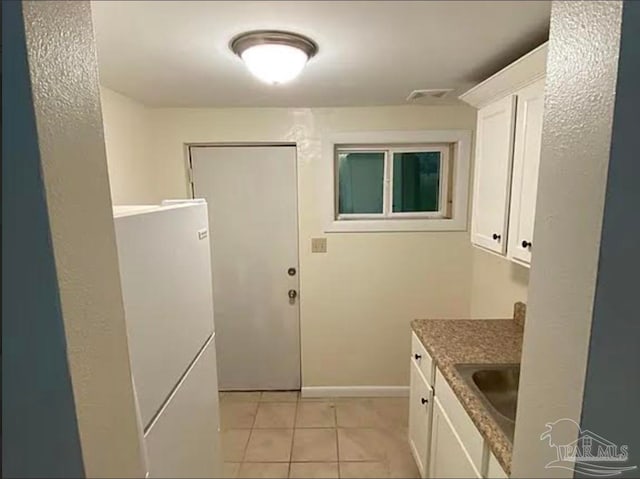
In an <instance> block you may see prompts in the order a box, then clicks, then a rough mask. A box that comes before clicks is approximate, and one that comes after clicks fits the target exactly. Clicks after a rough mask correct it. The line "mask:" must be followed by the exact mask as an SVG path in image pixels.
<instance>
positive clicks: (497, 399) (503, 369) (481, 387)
mask: <svg viewBox="0 0 640 479" xmlns="http://www.w3.org/2000/svg"><path fill="white" fill-rule="evenodd" d="M456 369H457V370H458V373H460V376H462V378H463V379H464V380H465V381H466V382H467V384H468V385H469V386H470V387H471V389H473V390H475V391H476V393H478V396H479V397H480V399H481V400H482V402H483V403H484V404H485V406H486V407H487V410H488V411H489V413H490V414H491V416H492V417H493V418H494V419H495V421H496V422H497V423H498V426H500V428H501V429H502V430H503V431H504V433H505V435H506V436H507V438H509V440H510V441H511V442H513V432H514V430H515V420H516V409H517V405H518V382H519V381H520V365H519V364H456Z"/></svg>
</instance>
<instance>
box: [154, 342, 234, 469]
mask: <svg viewBox="0 0 640 479" xmlns="http://www.w3.org/2000/svg"><path fill="white" fill-rule="evenodd" d="M145 443H146V446H147V456H148V462H149V477H221V474H222V462H221V452H220V438H219V412H218V378H217V371H216V349H215V336H212V337H211V339H210V340H209V341H208V342H207V345H206V346H205V348H204V349H203V350H202V352H201V353H200V355H199V356H198V358H197V359H196V361H195V363H194V364H193V365H192V367H191V368H190V369H189V371H188V372H187V374H186V375H185V377H184V378H183V379H182V381H181V382H180V384H179V385H178V387H177V388H176V390H175V391H174V392H173V394H172V395H171V398H170V399H169V401H168V402H167V404H166V405H165V406H164V407H163V409H162V410H161V411H160V414H159V415H158V417H157V418H156V419H155V420H154V422H153V423H152V424H151V427H150V428H149V430H148V431H147V434H146V437H145Z"/></svg>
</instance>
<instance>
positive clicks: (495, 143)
mask: <svg viewBox="0 0 640 479" xmlns="http://www.w3.org/2000/svg"><path fill="white" fill-rule="evenodd" d="M515 110H516V97H515V95H509V96H508V97H506V98H503V99H502V100H499V101H496V102H494V103H491V104H490V105H487V106H485V107H484V108H482V109H480V110H479V111H478V125H477V138H476V158H475V161H476V163H475V175H474V187H473V188H474V191H473V219H472V223H471V241H472V242H473V243H474V244H476V245H478V246H482V247H483V248H486V249H488V250H491V251H494V252H496V253H498V254H505V253H506V244H507V216H508V205H509V194H510V189H511V162H512V153H513V130H514V123H515V121H514V118H515Z"/></svg>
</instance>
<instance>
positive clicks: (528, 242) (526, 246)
mask: <svg viewBox="0 0 640 479" xmlns="http://www.w3.org/2000/svg"><path fill="white" fill-rule="evenodd" d="M522 247H523V248H525V249H526V248H531V241H527V240H522Z"/></svg>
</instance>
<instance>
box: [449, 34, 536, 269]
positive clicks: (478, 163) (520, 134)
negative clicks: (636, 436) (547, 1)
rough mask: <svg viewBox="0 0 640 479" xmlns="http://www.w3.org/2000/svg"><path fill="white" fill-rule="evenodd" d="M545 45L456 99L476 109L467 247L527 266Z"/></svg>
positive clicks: (534, 195) (530, 245)
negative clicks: (468, 243) (473, 245)
mask: <svg viewBox="0 0 640 479" xmlns="http://www.w3.org/2000/svg"><path fill="white" fill-rule="evenodd" d="M546 59H547V44H546V43H545V44H543V45H541V46H539V47H538V48H536V49H535V50H533V51H531V52H530V53H528V54H527V55H525V56H523V57H522V58H520V59H519V60H517V61H515V62H514V63H512V64H511V65H509V66H507V67H506V68H504V69H503V70H501V71H499V72H498V73H496V74H495V75H493V76H492V77H491V78H489V79H487V80H485V81H484V82H482V83H480V84H479V85H477V86H475V87H474V88H472V89H471V90H469V91H468V92H467V93H465V94H464V95H461V96H460V99H462V100H463V101H465V102H467V103H469V104H471V105H473V106H475V107H477V108H478V121H477V131H476V157H475V175H474V183H473V185H474V192H473V216H472V221H471V241H472V243H473V244H475V245H476V246H479V247H481V248H483V249H485V250H488V251H491V252H493V253H496V254H499V255H502V256H506V257H508V258H509V259H511V260H512V261H515V262H517V263H519V264H522V265H525V266H528V265H529V263H530V261H531V249H532V247H533V246H532V245H533V226H534V216H535V208H536V192H537V187H538V165H539V163H540V143H541V140H542V116H543V112H544V76H545V71H546Z"/></svg>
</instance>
